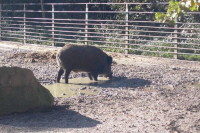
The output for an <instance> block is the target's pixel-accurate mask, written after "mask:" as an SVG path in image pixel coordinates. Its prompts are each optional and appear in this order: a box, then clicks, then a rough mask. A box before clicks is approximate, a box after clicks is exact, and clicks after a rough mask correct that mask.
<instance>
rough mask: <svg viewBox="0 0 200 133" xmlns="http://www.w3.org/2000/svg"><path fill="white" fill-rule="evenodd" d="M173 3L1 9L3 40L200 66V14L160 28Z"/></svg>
mask: <svg viewBox="0 0 200 133" xmlns="http://www.w3.org/2000/svg"><path fill="white" fill-rule="evenodd" d="M167 4H168V2H167V1H164V2H155V1H151V2H148V3H143V2H142V3H140V2H135V3H40V2H35V3H9V2H6V3H5V2H1V4H0V38H1V40H4V41H17V42H22V43H24V44H28V43H34V44H41V45H53V46H62V45H63V44H64V43H68V44H85V45H95V46H98V47H102V48H104V49H105V50H109V51H114V52H125V53H130V54H140V55H152V56H162V57H174V58H179V59H191V60H199V57H200V46H199V45H200V44H199V40H200V39H199V38H200V34H199V33H200V23H199V21H200V20H199V18H200V17H199V15H200V13H199V12H191V13H187V14H186V15H185V16H184V17H183V18H181V19H180V20H178V22H177V23H176V24H175V25H173V26H170V25H167V24H163V23H159V22H155V21H154V20H155V13H156V12H165V11H166V9H167Z"/></svg>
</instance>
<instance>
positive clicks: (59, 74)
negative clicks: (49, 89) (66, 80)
mask: <svg viewBox="0 0 200 133" xmlns="http://www.w3.org/2000/svg"><path fill="white" fill-rule="evenodd" d="M63 73H64V70H63V69H62V68H60V69H59V71H58V76H57V83H60V79H61V76H62V74H63Z"/></svg>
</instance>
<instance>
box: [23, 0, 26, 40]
mask: <svg viewBox="0 0 200 133" xmlns="http://www.w3.org/2000/svg"><path fill="white" fill-rule="evenodd" d="M23 44H26V4H24V39H23Z"/></svg>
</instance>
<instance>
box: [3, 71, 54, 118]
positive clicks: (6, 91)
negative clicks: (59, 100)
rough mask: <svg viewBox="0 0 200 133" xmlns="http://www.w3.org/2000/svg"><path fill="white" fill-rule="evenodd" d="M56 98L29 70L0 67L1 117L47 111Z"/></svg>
mask: <svg viewBox="0 0 200 133" xmlns="http://www.w3.org/2000/svg"><path fill="white" fill-rule="evenodd" d="M53 101H54V98H53V96H52V95H51V93H50V92H49V91H48V90H47V89H46V88H44V87H43V86H42V85H41V84H40V83H39V82H38V81H37V79H36V78H35V76H34V75H33V72H32V71H31V70H29V69H24V68H19V67H0V116H1V115H7V114H11V113H16V112H26V111H31V110H38V109H39V110H40V109H46V108H48V107H51V106H52V105H53Z"/></svg>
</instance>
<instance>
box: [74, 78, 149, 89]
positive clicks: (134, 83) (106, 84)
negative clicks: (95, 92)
mask: <svg viewBox="0 0 200 133" xmlns="http://www.w3.org/2000/svg"><path fill="white" fill-rule="evenodd" d="M71 84H76V85H85V86H97V87H103V88H124V87H125V88H137V87H143V86H149V85H150V84H151V82H150V81H148V80H145V79H140V78H134V79H128V78H126V77H114V78H113V79H112V80H99V81H98V82H91V83H71Z"/></svg>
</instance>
